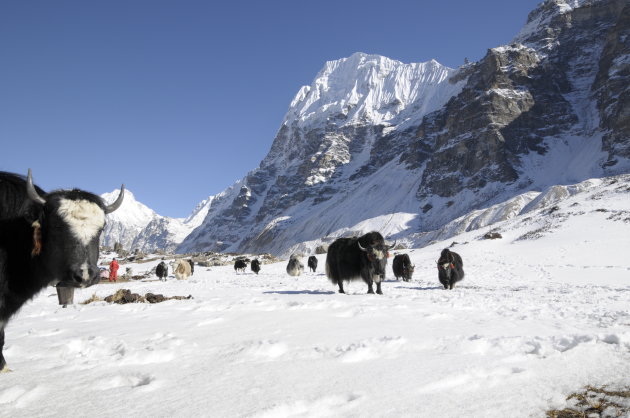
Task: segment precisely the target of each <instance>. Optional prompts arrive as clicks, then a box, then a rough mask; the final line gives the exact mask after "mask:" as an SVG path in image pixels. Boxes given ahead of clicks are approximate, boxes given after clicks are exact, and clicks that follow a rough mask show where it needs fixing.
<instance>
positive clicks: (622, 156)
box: [178, 0, 630, 254]
mask: <svg viewBox="0 0 630 418" xmlns="http://www.w3.org/2000/svg"><path fill="white" fill-rule="evenodd" d="M629 13H630V5H629V4H628V2H627V0H600V1H587V0H566V1H565V0H547V1H545V2H544V3H542V4H541V5H540V6H539V7H538V8H537V9H536V10H534V11H533V12H532V13H531V14H530V15H529V18H528V22H527V24H526V25H525V27H524V28H523V29H522V30H521V32H520V33H519V34H518V35H517V36H516V37H515V39H514V41H513V42H512V43H511V44H510V45H507V46H502V47H498V48H493V49H490V50H489V51H488V53H487V55H486V56H485V57H484V58H483V59H481V60H480V61H479V62H476V63H473V64H470V65H467V66H465V67H462V68H460V69H458V70H452V69H448V68H445V67H443V66H441V65H439V64H438V63H436V62H435V61H432V62H428V63H423V64H403V63H400V62H396V61H393V60H389V59H387V58H384V57H378V56H370V55H365V54H355V55H353V56H352V57H350V58H347V59H343V60H339V61H333V62H329V63H327V64H326V66H325V67H324V69H323V70H322V71H321V72H320V73H319V74H318V76H317V78H316V79H315V81H314V82H313V84H312V85H311V86H306V87H303V88H302V89H301V90H300V92H299V93H298V94H297V96H296V97H295V99H294V100H293V102H292V103H291V106H290V108H289V111H288V112H287V115H286V117H285V120H284V122H283V124H282V126H281V128H280V130H279V131H278V134H277V136H276V138H275V140H274V142H273V145H272V147H271V150H270V152H269V154H268V155H267V157H266V158H265V159H264V160H263V161H262V162H261V164H260V167H259V168H257V169H256V170H254V171H252V172H251V173H250V174H249V175H248V176H246V177H245V178H244V179H243V180H241V181H240V182H238V183H237V184H236V185H235V186H233V187H231V188H229V189H228V190H226V191H225V192H224V193H222V195H221V196H218V197H217V198H216V199H215V201H214V202H213V204H212V206H211V207H210V209H209V212H208V216H207V217H206V219H205V221H204V223H203V224H202V225H201V226H200V227H199V228H197V229H196V230H195V231H194V232H193V233H191V234H190V235H189V236H188V237H187V238H186V239H185V240H184V242H183V243H182V245H180V246H179V247H178V250H179V251H200V250H231V251H247V252H272V253H276V254H282V253H287V252H290V251H293V250H295V249H302V250H309V249H310V248H311V247H313V246H314V245H317V244H319V243H321V242H322V241H327V240H331V239H333V238H334V237H336V236H340V235H344V234H349V233H354V232H362V231H365V230H366V229H379V230H380V231H381V232H383V233H385V234H387V235H390V236H392V237H394V238H404V237H407V236H411V235H413V234H418V233H423V232H427V231H431V230H438V229H440V228H442V227H443V226H444V225H446V224H448V223H449V222H450V221H452V220H453V219H456V218H458V217H460V216H462V215H464V214H466V213H468V212H470V211H471V210H473V209H482V208H484V207H489V206H490V205H492V204H496V203H499V202H503V201H506V200H509V199H510V198H512V197H513V196H516V195H518V194H521V193H523V192H526V191H528V190H542V189H544V188H546V187H549V186H552V185H554V184H568V183H577V182H580V181H582V180H585V179H587V178H590V177H597V176H602V175H607V174H617V173H623V172H627V171H628V170H630V163H629V160H628V158H630V139H629V138H630V135H629V134H630V132H629V130H630V126H629V124H630V122H629V120H630V118H629V117H628V116H629V114H630V95H629V94H630V93H629V91H628V89H629V88H630V87H629V86H630V82H629V81H630V80H629V78H630V54H629V49H630V34H629V33H628V32H629V31H630V22H629V19H630V18H629Z"/></svg>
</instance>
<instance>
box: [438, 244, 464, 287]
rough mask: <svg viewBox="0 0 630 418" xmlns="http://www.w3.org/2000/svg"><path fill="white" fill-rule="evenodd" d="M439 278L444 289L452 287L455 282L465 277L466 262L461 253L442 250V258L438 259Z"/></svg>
mask: <svg viewBox="0 0 630 418" xmlns="http://www.w3.org/2000/svg"><path fill="white" fill-rule="evenodd" d="M437 268H438V279H439V280H440V283H442V286H444V289H449V290H450V289H452V288H453V286H455V283H457V282H459V281H460V280H462V279H463V278H464V262H463V261H462V258H461V257H460V256H459V254H457V253H454V252H452V251H449V250H448V249H444V250H442V253H441V254H440V258H439V259H438V261H437Z"/></svg>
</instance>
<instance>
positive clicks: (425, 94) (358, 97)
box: [261, 52, 464, 184]
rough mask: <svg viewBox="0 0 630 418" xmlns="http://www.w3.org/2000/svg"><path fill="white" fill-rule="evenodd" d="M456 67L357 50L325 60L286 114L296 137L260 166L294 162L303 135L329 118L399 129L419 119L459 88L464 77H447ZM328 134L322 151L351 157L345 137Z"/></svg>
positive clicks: (331, 155) (289, 133)
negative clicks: (454, 78) (453, 81)
mask: <svg viewBox="0 0 630 418" xmlns="http://www.w3.org/2000/svg"><path fill="white" fill-rule="evenodd" d="M455 71H456V70H454V69H451V68H448V67H445V66H443V65H441V64H440V63H438V62H437V61H435V60H431V61H429V62H425V63H411V64H405V63H402V62H400V61H396V60H392V59H389V58H386V57H383V56H380V55H368V54H364V53H360V52H358V53H355V54H353V55H351V56H350V57H348V58H342V59H339V60H336V61H329V62H327V63H326V64H325V66H324V68H323V69H322V70H321V71H320V72H319V73H318V74H317V76H316V78H315V80H314V81H313V83H312V84H311V85H310V86H304V87H302V88H301V89H300V90H299V92H298V93H297V95H296V96H295V98H294V99H293V101H292V102H291V105H290V107H289V110H288V111H287V113H286V115H285V117H284V121H283V122H282V127H284V128H286V129H288V131H287V133H286V135H287V137H291V138H293V139H294V141H293V142H292V143H291V144H288V143H284V144H283V146H284V148H282V149H280V150H278V149H275V148H274V147H272V149H271V151H270V152H269V154H268V155H267V156H266V157H265V159H264V160H263V162H262V163H261V166H268V165H271V164H273V163H276V165H277V166H279V167H286V165H287V163H288V164H292V163H294V161H292V160H293V159H294V158H292V157H291V156H292V155H295V150H296V149H299V148H300V147H304V144H303V143H301V142H300V139H299V138H301V135H303V134H304V133H306V132H308V131H310V130H313V129H316V128H325V127H326V126H327V125H329V124H330V123H334V124H335V126H336V127H337V128H342V127H344V126H351V125H365V124H370V125H384V126H386V127H394V126H395V127H396V128H397V129H401V130H402V129H404V128H406V127H407V125H408V124H409V123H412V122H413V123H418V122H419V121H420V120H421V119H422V117H423V116H424V115H426V114H428V113H430V112H432V111H434V110H436V109H439V108H440V107H442V106H443V105H444V104H445V103H446V102H447V101H448V100H449V99H450V98H451V97H453V96H454V95H456V94H457V93H458V92H459V91H460V90H461V88H462V86H463V85H464V82H463V81H460V82H458V83H452V82H449V78H450V77H451V76H452V75H453V74H454V73H455ZM386 129H387V128H386ZM305 140H306V138H302V139H301V141H305ZM329 140H331V142H332V143H331V144H329V145H328V146H326V144H322V147H325V148H322V149H321V150H320V153H322V152H325V154H326V156H327V158H340V159H341V160H340V162H341V163H342V164H345V163H347V162H349V158H350V155H349V154H348V151H347V148H348V144H346V143H344V142H343V138H339V140H337V141H336V140H335V139H334V136H331V137H330V138H329ZM366 149H367V150H368V151H369V148H366ZM344 154H347V155H346V157H347V158H346V160H344V157H343V156H344ZM309 158H310V157H309ZM312 158H318V155H314V156H312ZM323 178H324V179H325V178H328V176H326V175H324V177H323ZM318 182H319V181H317V180H315V181H313V182H312V184H316V183H318Z"/></svg>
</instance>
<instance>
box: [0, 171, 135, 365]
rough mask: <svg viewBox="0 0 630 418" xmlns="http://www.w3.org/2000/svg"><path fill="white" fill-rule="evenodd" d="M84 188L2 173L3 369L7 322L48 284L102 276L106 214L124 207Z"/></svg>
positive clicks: (80, 283) (81, 282)
mask: <svg viewBox="0 0 630 418" xmlns="http://www.w3.org/2000/svg"><path fill="white" fill-rule="evenodd" d="M124 191H125V187H124V185H123V186H122V187H121V189H120V194H119V195H118V198H117V199H116V201H115V202H114V203H112V204H111V205H106V204H105V203H104V202H103V199H101V198H100V196H97V195H95V194H92V193H89V192H85V191H83V190H78V189H73V190H57V191H53V192H50V193H45V192H44V191H43V190H42V189H40V188H39V187H36V186H35V185H34V184H33V179H32V177H31V171H30V170H29V171H28V177H27V178H26V179H24V178H23V177H21V176H19V175H16V174H12V173H3V172H2V173H0V371H1V370H4V369H5V368H6V362H5V359H4V357H3V355H2V348H3V346H4V327H5V325H6V323H7V322H8V321H9V318H11V316H12V315H13V314H15V313H16V312H17V311H18V310H19V309H20V307H21V306H22V305H23V304H24V303H25V302H26V301H28V300H29V299H31V298H32V297H33V296H35V295H36V294H37V293H38V292H39V291H41V290H42V289H43V288H45V287H46V286H48V285H52V284H59V285H60V286H62V287H88V286H91V285H93V284H95V283H98V281H99V280H100V277H99V275H100V271H99V268H98V266H97V262H98V251H99V248H98V245H99V239H100V236H101V232H102V230H103V227H104V226H105V215H106V214H108V213H110V212H113V211H115V210H116V209H118V208H119V207H120V205H121V204H122V201H123V197H124Z"/></svg>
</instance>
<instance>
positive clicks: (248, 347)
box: [232, 340, 289, 361]
mask: <svg viewBox="0 0 630 418" xmlns="http://www.w3.org/2000/svg"><path fill="white" fill-rule="evenodd" d="M288 351H289V347H288V345H287V344H285V343H283V342H280V341H272V340H264V341H246V342H243V343H241V344H240V345H238V346H236V347H233V350H232V353H233V354H242V355H244V356H245V359H244V361H248V360H252V359H253V360H275V359H277V358H280V357H282V356H283V355H284V354H286V353H287V352H288Z"/></svg>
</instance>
